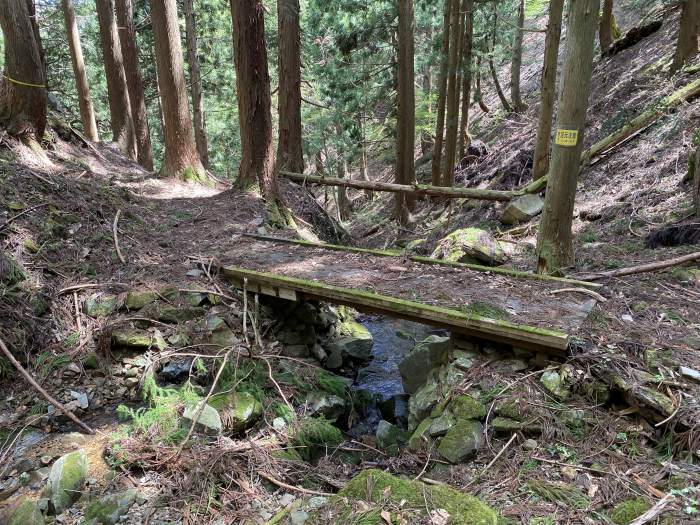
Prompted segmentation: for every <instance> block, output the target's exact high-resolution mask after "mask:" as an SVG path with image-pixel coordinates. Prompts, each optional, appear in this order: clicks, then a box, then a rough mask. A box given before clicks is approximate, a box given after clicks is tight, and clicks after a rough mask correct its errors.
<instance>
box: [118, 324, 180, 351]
mask: <svg viewBox="0 0 700 525" xmlns="http://www.w3.org/2000/svg"><path fill="white" fill-rule="evenodd" d="M112 343H113V344H115V345H116V346H122V347H126V348H134V349H140V350H148V349H149V348H157V349H158V350H164V349H165V348H167V347H168V343H166V342H165V339H163V336H162V335H161V333H160V332H159V331H158V330H156V331H154V332H153V333H151V332H148V331H146V330H139V329H138V328H122V329H118V330H114V331H113V332H112Z"/></svg>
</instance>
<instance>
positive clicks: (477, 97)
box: [474, 55, 491, 113]
mask: <svg viewBox="0 0 700 525" xmlns="http://www.w3.org/2000/svg"><path fill="white" fill-rule="evenodd" d="M474 102H476V103H477V104H479V107H480V108H481V111H483V112H484V113H488V112H489V111H491V110H490V109H489V107H488V106H487V105H486V103H485V102H484V94H483V92H482V91H481V55H477V56H476V91H475V92H474Z"/></svg>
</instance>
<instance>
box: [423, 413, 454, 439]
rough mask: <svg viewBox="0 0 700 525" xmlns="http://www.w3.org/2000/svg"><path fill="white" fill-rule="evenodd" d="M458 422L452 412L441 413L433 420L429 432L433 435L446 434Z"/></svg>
mask: <svg viewBox="0 0 700 525" xmlns="http://www.w3.org/2000/svg"><path fill="white" fill-rule="evenodd" d="M455 423H456V420H455V417H454V416H453V415H452V413H451V412H443V413H442V414H441V415H439V416H438V417H436V418H435V419H433V420H432V423H431V424H430V428H429V429H428V433H429V434H430V435H431V436H432V437H439V436H444V435H445V434H447V431H448V430H450V429H451V428H452V427H453V426H454V425H455Z"/></svg>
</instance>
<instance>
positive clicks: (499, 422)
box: [491, 416, 542, 434]
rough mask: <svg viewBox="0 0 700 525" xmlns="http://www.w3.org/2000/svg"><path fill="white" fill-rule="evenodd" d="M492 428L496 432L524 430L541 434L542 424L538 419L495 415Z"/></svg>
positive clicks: (505, 432)
mask: <svg viewBox="0 0 700 525" xmlns="http://www.w3.org/2000/svg"><path fill="white" fill-rule="evenodd" d="M491 428H493V431H494V432H496V433H499V434H500V433H503V434H508V433H513V432H524V433H525V434H541V433H542V425H540V424H539V423H537V422H536V421H518V420H516V419H511V418H509V417H500V416H499V417H494V418H493V419H492V420H491Z"/></svg>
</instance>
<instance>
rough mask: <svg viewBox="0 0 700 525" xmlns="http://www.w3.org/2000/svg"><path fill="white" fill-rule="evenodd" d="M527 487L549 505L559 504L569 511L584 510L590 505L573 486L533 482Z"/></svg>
mask: <svg viewBox="0 0 700 525" xmlns="http://www.w3.org/2000/svg"><path fill="white" fill-rule="evenodd" d="M527 487H528V488H529V489H530V490H531V491H532V492H534V493H535V494H537V495H538V496H539V497H540V498H542V499H544V500H546V501H549V502H551V503H560V504H562V505H564V506H565V507H568V508H571V509H584V508H586V507H587V506H588V505H589V504H590V500H589V499H588V498H587V497H586V495H585V494H584V493H583V492H581V489H579V488H578V487H576V486H573V485H567V484H565V483H551V482H548V481H541V480H533V481H530V482H529V483H528V484H527Z"/></svg>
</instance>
